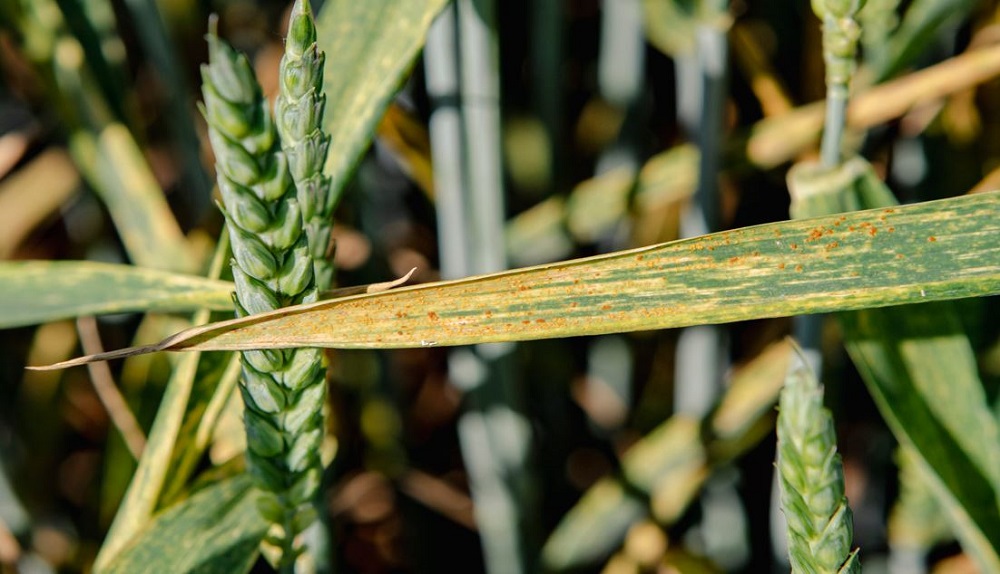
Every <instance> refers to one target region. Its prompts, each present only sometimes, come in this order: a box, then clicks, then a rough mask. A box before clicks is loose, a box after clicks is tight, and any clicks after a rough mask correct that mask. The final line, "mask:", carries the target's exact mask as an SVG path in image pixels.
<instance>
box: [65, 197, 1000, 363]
mask: <svg viewBox="0 0 1000 574" xmlns="http://www.w3.org/2000/svg"><path fill="white" fill-rule="evenodd" d="M998 233H1000V193H997V192H994V193H988V194H978V195H974V196H966V197H960V198H954V199H947V200H941V201H936V202H928V203H922V204H917V205H910V206H905V207H896V208H887V209H876V210H869V211H862V212H855V213H848V214H844V215H837V216H831V217H820V218H815V219H806V220H798V221H785V222H781V223H774V224H769V225H761V226H756V227H748V228H743V229H737V230H734V231H727V232H722V233H716V234H712V235H707V236H703V237H696V238H693V239H686V240H683V241H675V242H671V243H665V244H662V245H655V246H651V247H645V248H641V249H634V250H629V251H623V252H618V253H613V254H610V255H603V256H598V257H590V258H586V259H578V260H575V261H567V262H563V263H556V264H551V265H541V266H538V267H530V268H527V269H520V270H514V271H508V272H504V273H497V274H492V275H484V276H480V277H471V278H468V279H462V280H458V281H447V282H441V283H433V284H428V285H420V286H416V287H404V288H401V289H397V290H393V291H387V292H383V293H375V294H367V295H359V296H353V297H345V298H342V299H336V300H332V301H321V302H318V303H312V304H307V305H300V306H296V307H287V308H285V309H281V310H278V311H275V312H271V313H265V314H261V315H254V316H251V317H246V318H243V319H236V320H231V321H223V322H220V323H214V324H211V325H206V326H204V327H198V328H194V329H189V330H187V331H184V332H182V333H178V334H177V335H174V336H173V337H170V338H168V339H166V340H164V341H163V342H161V343H160V344H158V345H154V346H151V347H143V348H137V349H126V350H123V351H116V352H111V353H106V354H103V355H99V356H94V357H84V358H81V359H76V360H74V361H68V362H65V363H60V364H59V365H54V366H53V367H66V366H72V365H76V364H81V363H83V362H86V361H89V360H100V359H110V358H116V357H124V356H128V355H131V354H136V353H144V352H152V351H160V350H242V349H257V348H283V347H296V346H305V347H335V348H398V347H419V346H434V345H466V344H475V343H484V342H498V341H518V340H531V339H544V338H555V337H570V336H577V335H596V334H603V333H614V332H625V331H637V330H647V329H662V328H666V327H680V326H685V325H697V324H706V323H727V322H732V321H743V320H748V319H759V318H764V317H778V316H787V315H796V314H802V313H817V312H828V311H838V310H848V309H861V308H869V307H882V306H889V305H899V304H904V303H916V302H921V301H935V300H945V299H957V298H961V297H976V296H983V295H992V294H995V293H998V292H1000V243H998V242H997V240H996V237H997V234H998Z"/></svg>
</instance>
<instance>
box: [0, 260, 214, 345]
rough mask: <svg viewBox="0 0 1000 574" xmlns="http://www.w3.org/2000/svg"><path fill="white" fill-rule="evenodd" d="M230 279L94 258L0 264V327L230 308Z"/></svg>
mask: <svg viewBox="0 0 1000 574" xmlns="http://www.w3.org/2000/svg"><path fill="white" fill-rule="evenodd" d="M232 290H233V286H232V283H229V282H227V281H218V280H213V279H205V278H204V277H197V276H193V275H181V274H177V273H171V272H168V271H159V270H155V269H147V268H141V267H134V266H130V265H116V264H110V263H98V262H94V261H17V262H3V263H0V329H7V328H11V327H20V326H24V325H33V324H36V323H44V322H47V321H55V320H59V319H66V318H69V317H77V316H82V315H98V314H106V313H125V312H140V311H160V312H182V311H195V310H197V309H202V308H208V309H212V310H217V311H223V310H227V309H230V308H231V307H232V301H231V300H230V298H229V297H230V296H229V294H230V293H231V292H232Z"/></svg>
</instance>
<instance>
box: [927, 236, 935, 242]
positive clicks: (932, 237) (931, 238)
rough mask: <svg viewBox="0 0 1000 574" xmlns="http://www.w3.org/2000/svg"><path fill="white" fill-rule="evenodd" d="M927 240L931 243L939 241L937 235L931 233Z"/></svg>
mask: <svg viewBox="0 0 1000 574" xmlns="http://www.w3.org/2000/svg"><path fill="white" fill-rule="evenodd" d="M927 241H930V242H931V243H934V242H935V241H937V237H934V236H933V235H931V236H930V237H928V238H927Z"/></svg>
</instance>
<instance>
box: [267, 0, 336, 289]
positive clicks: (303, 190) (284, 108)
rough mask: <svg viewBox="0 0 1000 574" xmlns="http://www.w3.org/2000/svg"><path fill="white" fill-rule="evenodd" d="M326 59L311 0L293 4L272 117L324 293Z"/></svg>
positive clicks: (329, 209)
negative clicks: (317, 38) (324, 72)
mask: <svg viewBox="0 0 1000 574" xmlns="http://www.w3.org/2000/svg"><path fill="white" fill-rule="evenodd" d="M325 60H326V57H325V55H324V54H323V53H322V52H320V51H319V49H318V48H317V46H316V24H315V22H314V21H313V16H312V14H311V12H310V8H309V1H308V0H298V1H296V2H295V4H294V5H293V6H292V11H291V16H290V18H289V21H288V37H287V38H286V40H285V54H284V56H282V58H281V69H280V73H279V78H280V82H281V83H280V86H279V93H278V98H277V100H276V101H275V104H274V117H275V123H276V124H277V128H278V134H280V136H281V144H282V149H283V150H284V152H285V156H286V157H287V158H288V167H289V171H290V172H291V174H292V179H294V180H295V187H296V191H297V198H298V201H299V206H301V208H302V219H303V221H304V223H305V231H306V236H307V237H308V239H309V255H310V257H311V258H312V261H313V274H314V277H315V283H316V287H317V289H319V290H321V291H323V290H326V289H329V288H330V286H331V284H332V283H333V274H334V269H333V263H332V262H331V258H330V255H331V254H330V253H329V251H330V230H331V227H332V217H333V208H334V198H333V197H332V195H331V194H330V178H329V177H325V176H324V175H323V164H325V163H326V155H327V150H329V148H330V136H328V135H327V134H326V133H324V132H323V130H322V122H323V110H324V108H325V106H326V97H325V96H324V95H323V63H324V62H325Z"/></svg>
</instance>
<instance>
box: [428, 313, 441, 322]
mask: <svg viewBox="0 0 1000 574" xmlns="http://www.w3.org/2000/svg"><path fill="white" fill-rule="evenodd" d="M427 318H428V319H430V320H431V321H437V320H438V319H440V317H438V314H437V313H435V312H434V311H428V312H427Z"/></svg>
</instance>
